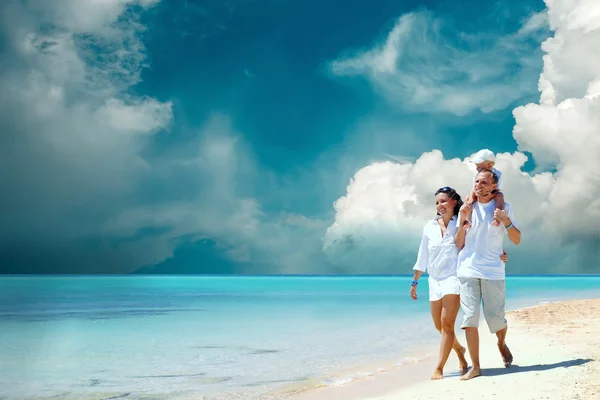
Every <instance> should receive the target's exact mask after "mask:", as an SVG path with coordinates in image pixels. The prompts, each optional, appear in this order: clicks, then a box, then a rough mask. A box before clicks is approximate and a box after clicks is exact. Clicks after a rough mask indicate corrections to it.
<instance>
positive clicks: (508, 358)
mask: <svg viewBox="0 0 600 400" xmlns="http://www.w3.org/2000/svg"><path fill="white" fill-rule="evenodd" d="M498 350H500V355H501V356H502V361H504V367H505V368H508V367H510V366H511V364H512V362H513V355H512V353H511V352H510V349H509V348H508V346H507V345H506V343H504V344H502V345H498Z"/></svg>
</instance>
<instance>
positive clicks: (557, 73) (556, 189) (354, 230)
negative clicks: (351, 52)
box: [323, 0, 600, 273]
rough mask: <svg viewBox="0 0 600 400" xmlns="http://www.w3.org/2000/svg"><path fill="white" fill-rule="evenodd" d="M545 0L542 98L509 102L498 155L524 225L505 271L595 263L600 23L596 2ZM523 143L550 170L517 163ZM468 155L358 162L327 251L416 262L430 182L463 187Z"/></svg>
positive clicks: (586, 268) (347, 261) (352, 264)
mask: <svg viewBox="0 0 600 400" xmlns="http://www.w3.org/2000/svg"><path fill="white" fill-rule="evenodd" d="M546 4H547V6H548V14H547V15H548V20H549V23H550V26H551V28H552V30H553V31H554V35H553V36H552V37H550V38H548V39H547V40H546V41H544V43H543V44H542V49H543V50H544V52H545V55H544V58H543V61H544V69H543V72H542V74H541V76H540V79H539V87H540V92H541V96H540V103H539V104H534V103H532V104H527V105H525V106H521V107H517V108H516V109H515V110H514V112H513V113H514V117H515V120H516V124H515V127H514V138H515V140H516V141H517V143H518V145H519V149H520V150H521V151H516V152H514V153H513V154H509V153H503V154H499V155H498V156H497V167H498V168H499V169H500V170H501V171H502V172H503V174H504V177H503V185H504V187H503V189H504V192H505V195H506V201H507V202H510V203H512V204H513V206H514V209H515V214H516V219H517V221H518V224H519V227H520V228H521V230H522V232H523V241H522V244H521V246H519V247H514V246H511V245H510V244H509V245H508V248H509V252H512V255H513V258H512V262H511V264H512V265H511V264H509V267H508V268H509V271H510V272H513V273H517V272H523V271H526V272H540V273H546V272H597V271H598V267H599V265H598V260H597V257H598V254H600V237H599V235H598V226H599V224H600V200H598V199H600V172H598V171H600V159H599V158H598V154H600V93H599V92H600V91H599V90H598V82H600V69H598V68H597V66H598V65H599V64H600V60H597V55H596V56H595V55H594V54H597V52H596V51H595V47H596V46H597V43H600V24H599V23H598V19H597V18H591V17H590V16H594V15H600V3H598V2H596V1H595V0H582V1H578V2H572V1H568V0H563V1H560V0H547V1H546ZM405 28H406V26H405ZM398 37H401V36H398ZM574 71H579V73H575V72H574ZM522 151H528V152H530V153H531V154H532V155H533V157H534V159H535V161H536V162H537V163H543V164H544V165H545V166H546V167H548V168H549V170H553V171H555V172H539V173H532V174H529V173H524V172H522V167H523V165H524V163H525V162H526V160H527V157H526V156H525V155H524V154H523V153H522ZM469 157H470V156H468V155H467V156H466V157H465V158H464V159H451V160H446V159H444V157H443V154H442V153H441V152H440V151H438V150H433V151H431V152H429V153H425V154H423V155H422V156H421V157H420V158H419V159H418V160H416V161H415V162H414V163H409V162H403V163H392V162H389V161H388V162H382V163H374V164H371V165H368V166H366V167H364V168H362V169H361V170H360V171H358V172H357V173H356V175H355V177H354V178H353V179H352V180H351V182H350V184H349V185H348V188H347V193H346V195H345V196H343V197H341V198H340V199H338V201H337V202H336V203H335V211H336V216H335V221H334V223H333V224H332V225H331V226H330V227H329V229H328V231H327V234H326V235H325V239H324V243H323V250H324V252H325V253H326V254H328V256H329V260H330V261H331V262H334V263H338V264H339V265H344V266H347V268H348V269H350V270H352V269H355V270H357V269H360V268H364V267H365V266H367V265H370V266H373V267H372V268H375V269H376V270H378V271H386V272H394V271H395V272H398V273H400V272H404V273H406V272H408V269H405V270H399V268H402V266H403V265H404V268H407V266H409V265H411V264H412V263H413V262H414V256H415V251H416V250H415V249H416V248H417V246H418V240H419V235H420V232H421V229H422V226H423V224H424V223H425V221H426V220H427V218H430V217H431V216H432V214H433V212H434V204H433V193H434V192H435V190H436V189H437V188H439V187H441V186H445V185H450V186H453V187H455V188H456V189H457V190H458V191H459V192H460V193H462V194H463V195H466V194H467V193H468V191H469V189H470V187H471V185H472V179H473V173H474V169H473V166H472V165H471V163H470V162H469ZM402 262H404V264H403V263H402Z"/></svg>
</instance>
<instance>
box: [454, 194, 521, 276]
mask: <svg viewBox="0 0 600 400" xmlns="http://www.w3.org/2000/svg"><path fill="white" fill-rule="evenodd" d="M495 208H496V200H493V199H492V200H491V201H490V202H489V203H487V204H481V203H479V202H475V203H473V213H472V215H471V227H470V228H469V230H468V231H467V234H466V237H465V246H464V247H463V249H462V250H461V251H460V252H459V254H458V266H457V274H458V277H459V278H481V279H490V280H502V279H504V278H505V265H504V263H503V262H502V260H500V256H501V255H502V253H503V251H504V236H505V234H506V228H505V227H504V224H502V223H500V225H499V226H494V225H492V222H494V209H495ZM504 210H505V211H506V214H507V215H508V217H509V218H510V220H511V221H512V223H513V225H514V226H515V227H516V223H515V218H514V214H513V211H512V207H511V206H510V204H509V203H504Z"/></svg>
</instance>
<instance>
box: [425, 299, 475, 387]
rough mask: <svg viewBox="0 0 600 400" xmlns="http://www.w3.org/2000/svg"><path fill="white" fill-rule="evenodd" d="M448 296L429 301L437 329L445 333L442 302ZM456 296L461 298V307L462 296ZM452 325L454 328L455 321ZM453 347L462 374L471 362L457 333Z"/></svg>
mask: <svg viewBox="0 0 600 400" xmlns="http://www.w3.org/2000/svg"><path fill="white" fill-rule="evenodd" d="M447 297H448V296H444V299H442V300H437V301H431V302H429V305H430V308H431V317H432V318H433V323H434V325H435V329H437V330H438V332H440V333H443V332H442V302H443V300H445V299H446V298H447ZM455 297H456V298H458V299H459V300H458V306H459V307H460V298H459V296H458V295H456V296H455ZM456 313H457V314H458V308H457V309H456ZM454 319H456V315H455V316H454ZM452 327H453V328H454V323H453V325H452ZM442 339H443V336H442ZM452 348H453V349H454V351H455V352H456V356H457V357H458V361H459V368H460V373H461V375H462V374H464V373H466V372H467V368H468V367H469V364H468V363H467V359H466V358H465V352H466V349H465V348H464V347H463V346H462V345H461V344H460V343H459V342H458V339H456V335H455V336H454V342H453V344H452ZM446 359H447V357H446ZM434 375H435V374H434ZM432 378H433V376H432ZM437 379H440V378H437Z"/></svg>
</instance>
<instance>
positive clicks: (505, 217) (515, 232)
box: [494, 206, 521, 245]
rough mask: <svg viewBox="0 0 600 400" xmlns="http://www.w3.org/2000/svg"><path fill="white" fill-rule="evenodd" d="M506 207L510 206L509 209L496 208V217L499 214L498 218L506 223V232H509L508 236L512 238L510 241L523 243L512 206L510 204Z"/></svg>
mask: <svg viewBox="0 0 600 400" xmlns="http://www.w3.org/2000/svg"><path fill="white" fill-rule="evenodd" d="M505 208H508V210H506V209H505V210H500V209H498V208H497V209H495V210H494V217H496V216H497V219H498V220H499V221H501V222H502V223H503V224H504V227H505V228H506V233H507V234H508V238H509V239H510V241H511V242H513V243H514V244H516V245H518V244H519V243H521V231H520V230H519V228H517V227H516V226H515V225H514V216H513V213H512V207H511V206H508V207H505Z"/></svg>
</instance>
